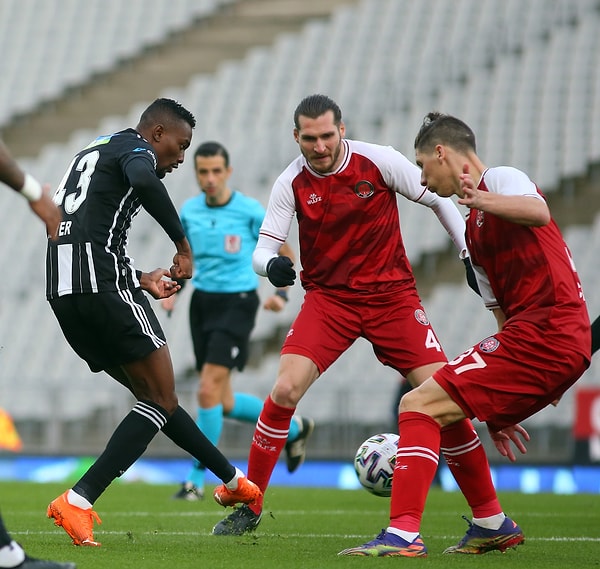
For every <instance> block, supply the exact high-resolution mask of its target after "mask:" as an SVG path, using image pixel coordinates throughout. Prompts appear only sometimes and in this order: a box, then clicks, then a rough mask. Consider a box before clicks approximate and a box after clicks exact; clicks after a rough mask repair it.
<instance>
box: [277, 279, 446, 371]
mask: <svg viewBox="0 0 600 569" xmlns="http://www.w3.org/2000/svg"><path fill="white" fill-rule="evenodd" d="M361 336H362V337H364V338H365V339H366V340H368V341H369V342H371V344H372V346H373V352H374V353H375V355H376V356H377V359H378V360H379V361H380V362H381V363H383V364H384V365H387V366H390V367H392V368H393V369H395V370H397V371H399V372H400V373H401V374H403V375H406V374H407V373H409V372H410V371H412V370H413V369H415V368H417V367H421V366H424V365H428V364H431V363H436V362H445V361H447V358H446V355H445V354H444V351H443V350H442V347H441V345H440V343H439V341H438V339H437V337H436V335H435V333H434V331H433V328H432V327H431V324H430V323H429V319H428V318H427V315H426V314H425V310H423V306H422V305H421V301H420V299H419V296H418V294H417V292H416V291H414V290H413V291H403V292H401V293H398V292H396V293H393V294H390V293H386V294H385V295H381V294H380V295H372V296H365V297H363V296H360V297H359V296H342V295H337V294H332V293H330V292H325V291H322V290H314V289H313V290H309V291H307V292H306V295H305V297H304V303H303V304H302V308H301V309H300V312H299V313H298V315H297V316H296V319H295V320H294V322H293V323H292V326H291V328H290V330H289V332H288V334H287V337H286V339H285V342H284V344H283V347H282V349H281V353H282V354H297V355H301V356H306V357H307V358H309V359H311V360H312V361H313V362H314V363H315V364H316V366H317V368H318V369H319V372H320V373H323V372H324V371H325V370H326V369H327V368H328V367H329V366H330V365H331V364H332V363H333V362H334V361H335V360H337V358H338V357H340V356H341V355H342V354H343V353H344V352H345V351H346V350H347V349H348V348H349V347H350V346H351V345H352V344H353V343H354V341H355V340H356V339H357V338H359V337H361Z"/></svg>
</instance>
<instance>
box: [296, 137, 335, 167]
mask: <svg viewBox="0 0 600 569" xmlns="http://www.w3.org/2000/svg"><path fill="white" fill-rule="evenodd" d="M341 151H342V139H341V138H340V141H339V143H338V145H337V146H336V148H335V150H334V151H333V152H332V154H331V157H330V160H329V162H328V165H327V166H322V165H319V164H318V163H317V164H315V162H314V158H320V156H313V159H311V158H309V157H308V156H306V155H305V158H306V159H307V160H308V163H309V164H310V165H311V167H312V169H313V170H314V171H315V172H319V174H328V173H329V172H332V171H333V169H334V167H335V166H336V164H337V163H338V160H339V158H340V153H341Z"/></svg>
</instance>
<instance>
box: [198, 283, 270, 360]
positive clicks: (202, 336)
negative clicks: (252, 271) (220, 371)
mask: <svg viewBox="0 0 600 569" xmlns="http://www.w3.org/2000/svg"><path fill="white" fill-rule="evenodd" d="M258 305H259V299H258V294H257V293H256V291H255V290H251V291H248V292H237V293H212V292H203V291H201V290H198V289H196V290H194V293H193V294H192V299H191V301H190V329H191V332H192V343H193V345H194V355H195V357H196V369H197V370H198V371H200V370H201V369H202V366H203V365H204V364H205V363H210V364H217V365H222V366H225V367H226V368H228V369H233V368H237V369H239V370H240V371H242V370H243V369H244V366H245V365H246V362H247V361H248V342H249V338H250V333H251V332H252V328H254V322H255V321H256V312H257V310H258Z"/></svg>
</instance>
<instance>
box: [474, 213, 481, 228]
mask: <svg viewBox="0 0 600 569" xmlns="http://www.w3.org/2000/svg"><path fill="white" fill-rule="evenodd" d="M475 223H476V224H477V227H481V226H482V225H483V212H482V211H481V210H480V209H478V210H477V215H476V216H475Z"/></svg>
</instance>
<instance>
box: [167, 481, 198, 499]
mask: <svg viewBox="0 0 600 569" xmlns="http://www.w3.org/2000/svg"><path fill="white" fill-rule="evenodd" d="M173 499H174V500H187V501H188V502H197V501H199V500H202V499H204V492H202V490H199V489H198V488H197V487H196V486H194V485H193V484H192V483H191V482H184V483H183V484H182V485H181V488H180V489H179V490H178V492H177V493H176V494H173Z"/></svg>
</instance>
